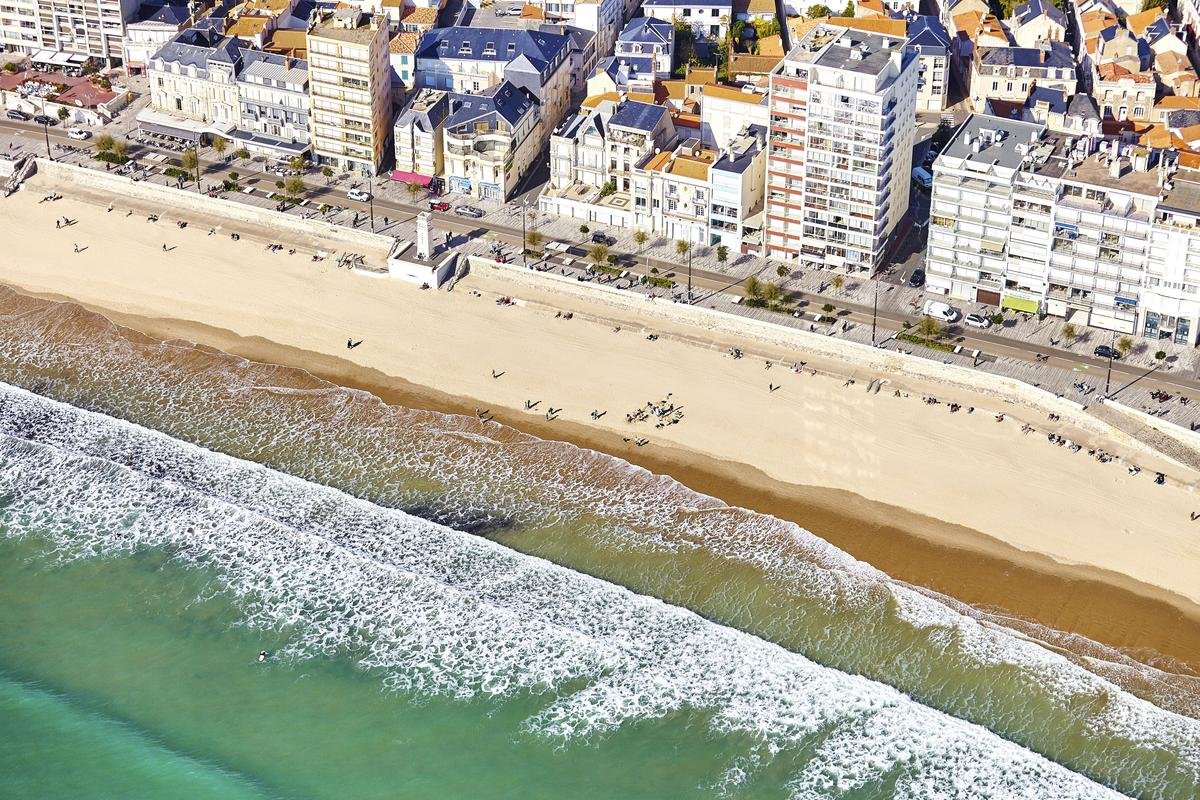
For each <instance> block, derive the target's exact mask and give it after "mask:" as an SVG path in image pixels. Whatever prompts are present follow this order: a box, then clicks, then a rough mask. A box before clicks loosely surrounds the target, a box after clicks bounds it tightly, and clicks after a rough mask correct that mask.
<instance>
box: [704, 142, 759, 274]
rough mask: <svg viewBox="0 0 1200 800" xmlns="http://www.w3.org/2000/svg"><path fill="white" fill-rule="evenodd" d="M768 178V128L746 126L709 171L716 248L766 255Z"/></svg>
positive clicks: (710, 227) (713, 237) (712, 232)
mask: <svg viewBox="0 0 1200 800" xmlns="http://www.w3.org/2000/svg"><path fill="white" fill-rule="evenodd" d="M766 175H767V126H765V125H745V126H743V127H742V129H741V130H740V131H738V133H737V135H736V136H734V137H733V138H732V139H731V140H730V141H729V142H728V144H727V145H726V146H725V147H723V148H722V149H721V154H720V156H719V157H718V159H717V162H716V163H715V164H713V166H712V169H711V170H709V179H710V182H711V184H712V204H711V206H710V208H709V221H708V223H709V233H710V234H711V239H710V242H711V243H712V244H723V245H725V246H726V247H728V248H729V249H730V251H732V252H734V253H744V254H748V255H755V256H757V255H762V226H763V208H764V206H765V203H764V186H765V184H766Z"/></svg>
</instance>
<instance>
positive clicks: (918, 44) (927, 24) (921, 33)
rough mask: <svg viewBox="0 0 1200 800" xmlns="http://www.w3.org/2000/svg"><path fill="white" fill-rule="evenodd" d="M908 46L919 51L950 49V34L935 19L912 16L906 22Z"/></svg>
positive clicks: (939, 21)
mask: <svg viewBox="0 0 1200 800" xmlns="http://www.w3.org/2000/svg"><path fill="white" fill-rule="evenodd" d="M908 45H909V47H915V48H918V49H920V50H937V49H938V48H941V49H946V48H948V47H950V34H949V33H947V32H946V26H945V25H943V24H942V22H941V20H939V19H938V18H937V17H929V16H921V15H919V14H917V15H913V16H912V17H910V18H909V20H908Z"/></svg>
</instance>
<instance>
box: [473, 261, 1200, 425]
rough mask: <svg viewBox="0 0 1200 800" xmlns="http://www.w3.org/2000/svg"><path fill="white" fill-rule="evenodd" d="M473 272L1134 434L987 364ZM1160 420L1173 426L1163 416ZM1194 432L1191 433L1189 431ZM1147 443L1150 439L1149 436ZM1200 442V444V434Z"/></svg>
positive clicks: (597, 289) (571, 283) (585, 288)
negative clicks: (946, 360) (989, 368)
mask: <svg viewBox="0 0 1200 800" xmlns="http://www.w3.org/2000/svg"><path fill="white" fill-rule="evenodd" d="M469 260H470V264H471V269H472V271H474V272H476V273H478V274H482V275H494V276H496V277H498V278H500V279H502V280H504V281H505V282H508V283H512V284H515V285H518V286H520V285H524V286H529V287H531V288H536V289H541V290H544V291H553V292H554V293H556V294H559V295H563V296H565V297H574V298H578V299H580V300H586V301H588V302H592V303H602V304H605V305H608V306H611V307H613V308H614V309H620V310H622V311H626V312H630V313H634V314H637V316H638V317H639V318H641V319H644V320H646V321H647V322H648V323H649V322H652V320H654V319H660V320H664V321H670V322H675V323H683V324H687V325H690V326H692V327H695V328H700V329H703V330H707V331H710V332H712V333H714V334H722V335H727V336H736V337H738V338H740V339H743V340H752V341H757V342H761V343H763V344H767V345H771V346H774V347H782V348H785V349H790V350H794V351H795V352H796V359H797V360H804V359H805V357H806V355H811V356H813V357H815V358H827V359H832V360H837V361H840V362H842V363H844V364H846V371H847V372H848V373H850V372H853V373H860V374H862V375H863V376H864V377H893V378H897V379H903V378H906V377H907V378H910V379H913V380H919V381H930V382H936V383H938V384H941V385H944V386H947V387H948V388H960V389H964V390H967V391H971V392H976V393H982V394H986V395H988V396H990V397H994V398H996V399H997V400H999V401H1002V402H1008V403H1015V404H1018V405H1022V406H1027V407H1030V408H1035V409H1038V410H1039V411H1040V412H1041V413H1042V415H1043V416H1044V414H1045V413H1047V412H1053V413H1056V414H1061V415H1063V416H1064V417H1069V418H1070V420H1071V421H1072V423H1073V424H1075V425H1076V426H1077V427H1079V428H1083V429H1085V430H1089V431H1091V432H1093V433H1096V434H1102V435H1105V436H1116V437H1117V438H1118V439H1120V440H1123V441H1126V442H1127V443H1132V442H1133V439H1134V437H1133V436H1132V435H1131V434H1129V433H1128V432H1126V431H1122V430H1119V429H1118V430H1114V426H1113V425H1112V424H1110V423H1109V422H1108V421H1103V420H1100V419H1097V418H1095V417H1093V416H1091V415H1090V414H1088V413H1087V412H1084V411H1083V406H1081V405H1080V404H1079V403H1076V402H1074V401H1072V400H1068V399H1067V398H1065V397H1058V396H1057V395H1055V394H1053V393H1051V392H1047V391H1045V390H1044V389H1039V388H1038V387H1036V386H1032V385H1030V384H1028V383H1025V382H1023V381H1019V380H1017V379H1015V378H1006V377H1004V376H1002V375H995V374H993V373H990V372H984V371H982V370H974V369H971V368H970V367H964V366H960V365H957V364H942V363H940V362H937V361H931V360H929V359H926V358H921V357H919V356H910V355H907V354H905V353H898V352H895V351H893V350H884V349H882V348H878V347H871V346H869V345H866V344H860V343H858V342H852V341H847V340H844V339H838V338H837V337H834V336H822V335H818V334H815V333H811V332H809V331H805V330H800V329H796V328H790V327H786V326H783V325H776V324H773V323H770V322H764V321H761V320H756V319H750V318H748V317H742V316H738V315H736V314H730V313H726V312H722V311H717V310H714V309H710V308H704V307H701V306H689V305H686V304H683V303H675V302H672V301H670V300H664V299H661V298H660V299H657V300H652V301H651V300H647V299H646V296H645V295H642V294H638V293H636V292H630V291H626V290H622V289H615V288H613V287H611V286H605V285H603V284H596V283H590V282H580V281H577V280H575V279H573V278H568V277H565V276H562V275H558V274H556V273H553V272H539V271H537V270H531V269H526V268H523V267H521V266H520V265H519V264H501V263H497V262H495V261H492V260H489V259H487V258H478V257H474V256H472V257H471V258H470V259H469ZM1158 422H1159V424H1160V425H1163V426H1169V427H1177V426H1172V425H1171V424H1170V423H1165V422H1162V421H1161V420H1159V421H1158ZM1185 432H1186V431H1185ZM1141 443H1142V444H1148V443H1147V442H1145V441H1144V440H1142V442H1141ZM1197 447H1200V440H1198V443H1197Z"/></svg>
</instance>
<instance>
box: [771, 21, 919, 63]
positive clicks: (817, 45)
mask: <svg viewBox="0 0 1200 800" xmlns="http://www.w3.org/2000/svg"><path fill="white" fill-rule="evenodd" d="M904 48H905V42H904V38H903V37H891V36H884V35H881V34H877V33H869V32H866V31H859V30H852V29H849V28H840V27H835V26H830V25H819V26H817V27H815V28H813V29H812V30H810V31H809V32H808V33H807V34H806V35H805V36H804V38H803V39H801V40H800V42H799V43H798V44H797V45H796V46H795V47H793V48H792V51H791V52H790V53H788V55H787V59H786V61H796V62H801V63H807V64H816V65H817V66H821V67H827V68H830V69H841V70H849V71H853V72H861V73H864V74H866V75H878V74H879V73H881V72H883V71H884V70H886V69H887V68H888V66H889V64H891V60H892V55H893V54H895V53H903V52H904Z"/></svg>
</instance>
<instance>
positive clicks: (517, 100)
mask: <svg viewBox="0 0 1200 800" xmlns="http://www.w3.org/2000/svg"><path fill="white" fill-rule="evenodd" d="M536 105H537V101H536V100H534V99H533V97H531V96H530V94H529V92H527V91H525V90H524V89H522V88H520V87H518V86H514V85H513V84H512V83H510V82H509V81H504V82H503V83H498V84H496V85H495V86H492V87H491V88H489V89H485V90H484V91H483V92H482V93H480V94H452V95H450V107H451V111H450V115H449V116H447V117H446V127H447V128H455V127H458V126H459V125H465V124H467V123H476V122H501V121H503V122H504V123H506V124H507V126H508V127H510V128H511V127H515V126H516V125H517V123H518V122H520V121H521V118H522V117H524V116H525V115H526V114H527V113H528V112H529V111H530V109H532V108H533V107H534V106H536ZM501 127H502V126H501Z"/></svg>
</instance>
